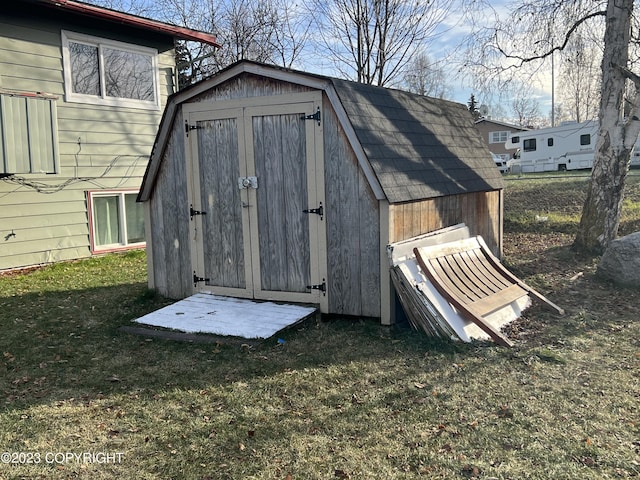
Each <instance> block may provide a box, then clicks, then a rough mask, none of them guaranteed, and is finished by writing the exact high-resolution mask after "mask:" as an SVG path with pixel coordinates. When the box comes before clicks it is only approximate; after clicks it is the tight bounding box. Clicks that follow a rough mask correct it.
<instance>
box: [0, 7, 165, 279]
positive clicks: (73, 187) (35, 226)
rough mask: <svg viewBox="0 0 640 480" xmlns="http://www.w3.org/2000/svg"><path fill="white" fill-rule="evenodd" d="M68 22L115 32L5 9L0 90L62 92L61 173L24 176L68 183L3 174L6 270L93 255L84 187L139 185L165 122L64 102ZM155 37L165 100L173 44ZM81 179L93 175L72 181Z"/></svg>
mask: <svg viewBox="0 0 640 480" xmlns="http://www.w3.org/2000/svg"><path fill="white" fill-rule="evenodd" d="M62 29H66V30H70V31H78V32H81V33H87V34H92V35H95V36H99V37H104V38H114V35H113V32H111V33H109V32H106V31H102V32H98V31H97V30H96V29H95V28H92V27H91V26H90V25H89V26H85V27H84V28H80V27H78V26H77V25H74V24H72V23H70V22H69V21H68V20H64V21H63V22H62V23H61V24H58V25H53V24H52V23H51V22H49V21H47V19H46V18H40V19H38V18H37V17H36V16H35V15H29V16H28V17H27V16H26V15H25V17H24V18H21V19H17V18H15V17H7V16H3V15H2V14H0V32H2V34H1V35H0V89H2V90H3V91H15V92H44V93H47V94H51V95H54V96H57V97H58V100H56V101H55V104H56V109H57V118H58V120H57V125H58V139H57V142H58V152H59V172H58V173H57V174H55V175H44V174H29V175H26V176H25V178H26V179H27V180H28V181H29V182H32V183H36V182H42V183H44V184H46V185H49V186H56V185H59V186H61V187H62V188H61V189H60V190H59V191H57V192H55V193H51V194H44V193H39V192H38V191H36V190H35V189H34V188H32V187H27V186H20V185H17V184H15V183H8V182H6V181H0V238H4V236H5V235H7V234H8V233H10V232H11V231H12V230H13V231H14V232H15V233H16V236H15V237H11V238H9V240H7V241H6V242H3V245H2V247H3V248H2V249H0V270H3V269H7V268H16V267H22V266H27V265H35V264H40V263H49V262H55V261H60V260H70V259H75V258H82V257H87V256H89V255H90V250H89V230H88V220H87V199H86V191H87V190H96V189H98V188H104V189H136V188H139V186H140V183H141V181H142V177H143V175H144V171H145V167H146V163H147V160H148V156H149V153H150V151H151V147H152V145H153V141H154V139H155V135H156V131H157V125H158V123H159V121H160V117H161V111H150V110H140V109H134V108H116V107H106V106H101V105H90V104H81V103H66V102H65V101H64V84H63V62H62V50H61V47H62V40H61V30H62ZM123 32H124V30H121V31H120V32H119V33H118V35H119V36H118V38H115V39H116V40H119V41H125V42H135V41H136V40H135V39H134V38H128V37H121V36H120V34H123V35H126V34H125V33H123ZM138 40H139V39H138ZM141 43H142V42H141ZM153 43H154V44H153V45H149V46H153V47H155V48H158V50H159V52H158V63H159V68H160V91H161V104H162V105H164V104H165V102H166V97H167V95H168V93H170V91H171V90H172V88H173V79H172V75H171V69H172V66H173V65H174V60H173V50H172V48H173V45H172V42H165V43H164V44H162V43H161V42H158V41H156V40H153ZM81 178H86V179H87V181H75V180H72V179H81ZM67 182H69V183H68V184H67Z"/></svg>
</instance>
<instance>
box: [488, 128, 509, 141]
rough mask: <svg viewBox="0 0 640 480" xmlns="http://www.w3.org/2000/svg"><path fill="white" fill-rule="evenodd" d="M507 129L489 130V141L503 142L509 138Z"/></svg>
mask: <svg viewBox="0 0 640 480" xmlns="http://www.w3.org/2000/svg"><path fill="white" fill-rule="evenodd" d="M509 133H510V132H509V131H508V130H500V131H495V132H489V143H505V142H506V141H507V140H508V139H509Z"/></svg>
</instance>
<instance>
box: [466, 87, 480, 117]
mask: <svg viewBox="0 0 640 480" xmlns="http://www.w3.org/2000/svg"><path fill="white" fill-rule="evenodd" d="M467 107H468V108H469V111H470V112H471V115H473V119H474V120H478V119H479V118H480V116H481V115H480V110H478V102H476V97H475V95H474V94H473V93H472V94H471V98H469V101H468V102H467Z"/></svg>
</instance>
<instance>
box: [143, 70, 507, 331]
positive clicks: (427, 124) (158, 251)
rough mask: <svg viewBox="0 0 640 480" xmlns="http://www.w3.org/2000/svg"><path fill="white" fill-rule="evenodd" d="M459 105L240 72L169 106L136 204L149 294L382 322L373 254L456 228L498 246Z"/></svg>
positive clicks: (486, 180) (382, 292)
mask: <svg viewBox="0 0 640 480" xmlns="http://www.w3.org/2000/svg"><path fill="white" fill-rule="evenodd" d="M502 188H503V179H502V177H501V175H500V173H499V172H498V170H497V168H496V166H495V164H494V163H493V160H492V159H491V155H490V153H489V150H488V148H487V146H486V144H485V142H483V140H482V138H481V137H480V135H479V133H478V130H477V129H476V128H475V126H474V122H473V118H472V116H471V115H470V113H469V112H468V110H467V108H466V106H464V105H462V104H458V103H453V102H450V101H446V100H440V99H433V98H428V97H424V96H421V95H415V94H411V93H407V92H403V91H400V90H392V89H386V88H381V87H376V86H371V85H364V84H360V83H354V82H349V81H345V80H340V79H336V78H329V77H325V76H320V75H315V74H310V73H304V72H299V71H292V70H287V69H282V68H278V67H273V66H268V65H263V64H258V63H254V62H249V61H242V62H238V63H236V64H233V65H231V66H230V67H228V68H226V69H225V70H223V71H221V72H219V73H218V74H216V75H215V76H213V77H211V78H209V79H206V80H203V81H201V82H199V83H197V84H195V85H192V86H191V87H189V88H187V89H185V90H182V91H180V92H178V93H176V94H174V95H172V96H171V97H170V98H169V100H168V103H167V107H166V109H165V112H164V116H163V118H162V121H161V124H160V128H159V132H158V135H157V138H156V141H155V146H154V149H153V153H152V155H151V159H150V162H149V165H148V167H147V171H146V173H145V177H144V180H143V184H142V188H141V190H140V195H139V197H138V199H139V201H142V202H144V203H145V212H146V217H145V222H146V238H147V254H148V263H149V286H150V287H151V288H155V289H157V290H158V291H159V292H160V293H161V294H163V295H165V296H168V297H170V298H176V299H179V298H185V297H188V296H190V295H192V294H195V293H200V292H210V293H217V294H221V295H228V296H237V297H242V298H253V299H265V300H267V299H268V300H274V301H284V302H301V303H312V304H316V305H319V308H320V310H321V312H323V313H335V314H344V315H357V316H367V317H380V318H381V320H382V322H383V323H385V324H386V323H390V322H392V321H393V311H394V309H393V301H394V300H393V299H394V295H393V291H392V286H391V282H390V276H389V259H388V253H387V245H389V244H390V243H392V242H397V241H399V240H403V239H407V238H411V237H413V236H416V235H418V234H421V233H425V232H430V231H434V230H437V229H440V228H443V227H447V226H449V225H454V224H458V223H460V222H464V223H465V224H466V225H467V226H468V227H469V230H470V232H471V234H472V235H481V236H482V237H483V238H484V239H485V241H486V243H487V244H488V246H489V248H490V249H491V250H492V251H493V253H494V254H496V255H500V252H501V247H502V215H503V194H502Z"/></svg>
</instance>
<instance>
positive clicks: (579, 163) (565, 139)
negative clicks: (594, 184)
mask: <svg viewBox="0 0 640 480" xmlns="http://www.w3.org/2000/svg"><path fill="white" fill-rule="evenodd" d="M597 136H598V122H597V121H596V120H589V121H587V122H582V123H575V122H571V123H564V124H562V125H560V126H559V127H551V128H541V129H539V130H530V131H526V132H519V135H518V136H512V137H511V138H509V139H508V140H507V144H506V145H505V146H506V147H507V148H511V149H512V148H514V147H516V148H517V149H518V150H517V151H516V153H515V154H514V158H512V159H511V160H510V161H509V169H510V171H511V172H512V173H529V172H550V171H557V170H561V171H562V170H578V169H588V168H591V167H592V165H593V155H594V147H595V144H596V139H597Z"/></svg>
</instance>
